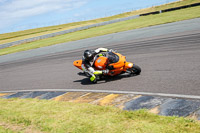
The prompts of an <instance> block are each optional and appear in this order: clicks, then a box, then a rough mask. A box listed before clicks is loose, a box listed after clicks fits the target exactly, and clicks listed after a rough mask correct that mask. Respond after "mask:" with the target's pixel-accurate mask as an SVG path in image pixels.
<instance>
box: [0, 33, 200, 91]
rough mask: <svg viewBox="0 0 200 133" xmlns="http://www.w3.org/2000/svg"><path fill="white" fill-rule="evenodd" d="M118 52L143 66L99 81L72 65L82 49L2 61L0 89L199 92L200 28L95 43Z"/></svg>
mask: <svg viewBox="0 0 200 133" xmlns="http://www.w3.org/2000/svg"><path fill="white" fill-rule="evenodd" d="M97 47H108V48H112V49H115V50H117V51H118V52H120V53H122V54H123V55H125V56H126V57H127V60H128V61H130V62H135V63H136V64H137V65H139V66H140V67H141V68H142V73H141V75H139V76H135V77H126V76H118V77H115V78H113V79H109V80H107V81H101V82H99V83H98V84H91V83H90V81H89V79H87V78H85V77H83V76H80V75H77V73H78V72H79V70H78V69H77V68H75V67H74V66H73V64H72V62H73V61H74V60H77V59H80V58H81V56H82V52H83V50H84V49H85V48H81V49H77V50H71V51H64V52H59V53H56V54H49V55H44V56H38V57H32V58H28V59H22V60H17V61H11V62H4V63H0V91H8V90H26V89H35V90H37V89H87V90H90V89H91V90H117V91H135V92H136V91H137V92H152V93H168V94H185V95H200V91H199V89H200V30H195V31H194V30H191V31H188V32H180V33H176V34H174V35H172V34H166V35H162V36H154V37H150V38H143V39H139V40H135V39H129V40H128V41H122V42H118V43H108V44H104V45H98V46H93V47H91V48H97Z"/></svg>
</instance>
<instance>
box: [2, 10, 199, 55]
mask: <svg viewBox="0 0 200 133" xmlns="http://www.w3.org/2000/svg"><path fill="white" fill-rule="evenodd" d="M197 17H200V8H199V7H192V8H187V9H182V10H177V11H173V12H166V13H162V14H157V15H149V16H143V17H139V18H137V19H132V20H127V21H122V22H118V23H114V24H109V25H105V26H100V27H95V28H90V29H87V30H82V31H77V32H73V33H68V34H65V35H60V36H56V37H52V38H48V39H43V40H39V41H35V42H30V43H25V44H21V45H17V46H13V47H9V48H4V49H0V55H4V54H10V53H15V52H19V51H24V50H29V49H35V48H39V47H45V46H49V45H54V44H58V43H63V42H69V41H75V40H80V39H85V38H90V37H95V36H100V35H105V34H110V33H116V32H121V31H126V30H131V29H137V28H142V27H148V26H153V25H159V24H165V23H171V22H176V21H181V20H187V19H192V18H197Z"/></svg>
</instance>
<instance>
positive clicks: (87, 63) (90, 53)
mask: <svg viewBox="0 0 200 133" xmlns="http://www.w3.org/2000/svg"><path fill="white" fill-rule="evenodd" d="M112 51H113V50H112V49H110V50H108V49H107V48H98V49H96V50H85V51H84V54H83V57H82V65H81V67H82V69H83V71H84V72H87V73H89V74H90V81H92V82H94V83H96V82H97V80H96V76H95V75H102V74H108V72H109V70H108V69H106V70H95V69H94V68H93V67H92V66H93V63H94V58H95V56H96V55H97V54H99V53H101V52H112ZM91 62H92V64H91Z"/></svg>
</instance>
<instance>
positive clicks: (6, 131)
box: [0, 125, 14, 133]
mask: <svg viewBox="0 0 200 133" xmlns="http://www.w3.org/2000/svg"><path fill="white" fill-rule="evenodd" d="M0 133H14V132H13V131H12V130H10V129H7V128H4V127H2V126H1V125H0Z"/></svg>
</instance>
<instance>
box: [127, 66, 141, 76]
mask: <svg viewBox="0 0 200 133" xmlns="http://www.w3.org/2000/svg"><path fill="white" fill-rule="evenodd" d="M129 71H130V72H131V74H134V75H140V73H141V68H140V67H139V66H137V65H135V64H134V65H133V67H132V68H130V69H129Z"/></svg>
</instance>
